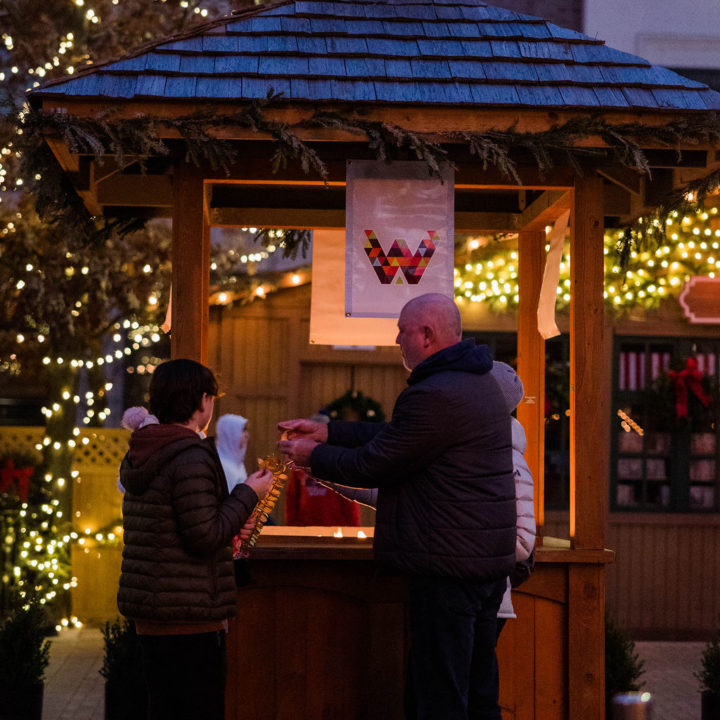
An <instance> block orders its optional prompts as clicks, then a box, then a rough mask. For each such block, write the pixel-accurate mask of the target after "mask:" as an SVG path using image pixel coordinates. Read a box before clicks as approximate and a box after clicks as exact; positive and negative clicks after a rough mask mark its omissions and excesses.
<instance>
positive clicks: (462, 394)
mask: <svg viewBox="0 0 720 720" xmlns="http://www.w3.org/2000/svg"><path fill="white" fill-rule="evenodd" d="M398 329H399V332H398V335H397V339H396V342H397V343H398V345H400V350H401V352H402V357H403V362H404V364H405V367H406V368H407V369H408V370H409V371H410V377H409V378H408V385H409V387H407V388H406V389H405V390H404V391H403V392H402V393H401V394H400V395H399V397H398V399H397V401H396V403H395V408H394V410H393V415H392V419H391V420H390V422H389V423H385V424H378V423H344V422H332V423H330V424H329V425H325V424H321V423H318V424H316V423H313V422H312V421H306V420H291V421H287V422H283V423H280V426H279V427H280V428H281V429H283V430H285V431H287V432H288V438H289V439H287V440H284V441H281V442H280V449H281V450H283V451H284V452H285V453H287V454H288V455H289V456H290V458H292V459H293V460H294V462H295V463H296V464H298V465H301V466H307V467H309V468H310V469H311V472H312V474H313V475H314V476H316V477H318V478H321V479H323V480H328V481H331V482H335V483H338V484H340V485H348V486H352V487H377V488H379V491H378V504H377V518H376V523H375V541H374V550H375V556H376V559H377V561H378V562H379V564H380V565H381V566H383V567H385V568H389V569H391V570H394V571H400V572H402V573H404V574H407V575H408V576H409V581H410V585H409V587H410V595H409V619H410V637H411V648H410V657H409V659H408V665H409V667H408V685H407V691H406V709H407V716H408V718H412V720H415V719H418V720H419V719H421V718H422V719H423V720H426V719H432V720H455V719H456V718H457V719H458V720H460V719H462V720H466V719H467V718H473V719H482V720H500V717H501V716H500V709H499V707H498V704H497V692H496V690H494V689H493V688H494V684H493V682H492V662H493V657H494V645H495V634H496V615H497V611H498V608H499V606H500V600H501V598H502V594H503V591H504V589H505V579H506V577H507V575H508V573H509V572H510V571H511V570H512V568H513V567H514V565H515V534H516V530H515V524H516V514H515V488H514V483H513V472H512V441H511V430H510V416H509V415H508V412H507V408H506V405H505V401H504V399H503V396H502V393H501V391H500V388H499V387H498V385H497V383H496V382H495V380H494V378H493V377H492V375H491V374H490V373H489V370H490V369H491V368H492V357H491V355H490V352H489V351H488V349H487V347H486V346H484V345H476V344H475V342H474V341H472V340H465V341H463V340H462V339H461V338H462V335H461V326H460V314H459V312H458V310H457V307H456V306H455V303H454V302H453V301H452V300H450V299H449V298H447V297H445V296H444V295H439V294H434V293H433V294H428V295H422V296H420V297H418V298H415V299H413V300H411V301H410V302H409V303H407V304H406V305H405V307H404V308H403V309H402V312H401V313H400V318H399V320H398Z"/></svg>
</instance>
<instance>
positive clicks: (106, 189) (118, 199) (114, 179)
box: [95, 174, 173, 207]
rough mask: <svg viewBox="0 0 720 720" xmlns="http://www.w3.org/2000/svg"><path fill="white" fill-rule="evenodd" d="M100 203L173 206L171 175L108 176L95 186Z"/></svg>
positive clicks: (103, 204) (104, 204)
mask: <svg viewBox="0 0 720 720" xmlns="http://www.w3.org/2000/svg"><path fill="white" fill-rule="evenodd" d="M95 192H96V197H97V202H98V204H99V205H102V206H105V207H109V206H113V205H122V206H126V207H127V206H135V207H172V204H173V200H172V198H173V187H172V176H170V175H120V174H114V175H109V176H107V177H106V178H105V179H104V180H102V181H101V182H98V183H97V184H96V186H95Z"/></svg>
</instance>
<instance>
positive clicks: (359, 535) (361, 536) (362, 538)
mask: <svg viewBox="0 0 720 720" xmlns="http://www.w3.org/2000/svg"><path fill="white" fill-rule="evenodd" d="M357 536H358V538H359V539H360V540H364V539H365V538H367V535H366V534H365V533H364V532H363V531H362V530H358V534H357Z"/></svg>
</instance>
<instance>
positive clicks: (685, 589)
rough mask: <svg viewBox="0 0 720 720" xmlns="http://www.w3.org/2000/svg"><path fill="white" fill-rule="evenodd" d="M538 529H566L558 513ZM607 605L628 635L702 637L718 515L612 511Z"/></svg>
mask: <svg viewBox="0 0 720 720" xmlns="http://www.w3.org/2000/svg"><path fill="white" fill-rule="evenodd" d="M546 520H547V523H546V526H545V533H546V535H549V536H556V537H567V534H568V522H567V518H566V517H565V516H563V514H562V513H558V512H551V513H548V514H547V515H546ZM607 546H608V547H609V548H611V549H613V550H615V562H613V563H611V564H610V565H608V567H607V577H606V582H607V605H608V608H609V609H610V611H611V612H612V613H613V615H614V616H615V619H616V620H617V621H618V623H619V624H620V626H621V627H623V628H625V629H627V630H628V631H629V632H630V634H631V636H632V637H633V638H634V639H638V640H642V639H652V640H661V639H666V640H674V639H678V640H685V639H706V638H708V637H709V635H710V634H711V632H712V631H713V630H715V629H717V628H719V627H720V556H719V555H718V553H717V552H715V548H718V547H720V516H718V515H709V514H702V515H690V514H688V515H670V514H662V515H661V514H654V513H611V514H610V517H609V520H608V528H607Z"/></svg>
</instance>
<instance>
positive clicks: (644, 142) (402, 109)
mask: <svg viewBox="0 0 720 720" xmlns="http://www.w3.org/2000/svg"><path fill="white" fill-rule="evenodd" d="M268 93H270V94H271V95H273V97H272V98H271V99H270V100H266V98H267V96H268ZM275 93H282V95H281V96H274V94H275ZM31 101H32V104H33V106H34V107H35V109H36V110H37V111H38V112H39V113H41V114H42V115H43V116H44V117H45V118H46V138H47V142H48V143H49V145H50V147H51V148H52V150H53V152H54V153H55V156H56V158H57V160H58V161H59V162H60V164H61V165H62V167H63V169H64V171H65V173H66V175H67V176H68V177H69V178H70V180H71V181H72V183H73V184H74V187H75V189H76V191H77V193H78V194H79V195H80V197H81V198H82V199H83V201H84V203H85V205H86V207H87V208H88V209H89V210H90V211H91V212H92V213H93V214H97V215H106V216H111V217H112V216H116V217H122V216H125V217H127V216H140V217H155V216H163V215H164V216H172V219H173V287H172V353H173V355H174V356H185V357H193V358H197V359H199V360H207V358H208V349H209V348H208V343H209V338H208V324H209V320H208V319H209V311H208V295H209V278H210V268H209V263H210V254H209V243H210V228H211V227H215V226H249V225H252V226H256V227H283V228H312V229H314V230H316V231H320V230H323V229H328V228H330V229H342V228H344V226H345V208H344V186H345V163H346V161H347V160H348V159H357V158H360V159H362V158H371V159H375V158H377V157H379V156H382V154H383V153H387V154H389V155H391V156H392V157H394V158H396V159H422V160H424V161H425V162H427V163H428V164H429V165H432V164H433V163H434V162H435V160H436V159H437V157H438V156H437V151H438V150H440V151H441V152H445V153H447V157H448V158H449V159H450V160H451V161H452V162H453V163H454V165H455V168H456V171H455V228H456V230H457V231H458V232H466V231H467V232H471V231H472V232H480V231H484V232H492V233H495V232H498V233H499V232H514V233H518V235H519V271H518V275H519V287H520V309H519V321H518V372H519V374H520V375H521V377H522V379H523V382H524V385H525V390H526V398H525V401H524V403H523V404H521V406H520V408H519V409H518V417H519V419H520V421H521V422H522V423H523V425H524V427H525V429H526V434H527V437H528V450H527V459H528V462H529V464H530V467H531V469H532V472H533V476H534V477H535V478H536V515H537V519H538V524H539V528H540V534H541V535H542V525H543V426H544V418H543V404H542V403H541V402H539V401H538V400H539V399H540V398H542V397H543V394H544V393H543V385H544V343H543V340H542V338H541V336H540V335H539V333H538V331H537V321H536V308H537V303H538V296H539V293H540V287H541V280H542V273H543V267H544V261H545V247H544V246H545V230H544V229H545V227H546V226H547V225H549V224H552V223H553V222H554V221H555V220H556V219H557V218H558V217H559V216H560V215H561V214H562V213H563V212H564V211H565V210H566V209H568V208H569V209H570V210H571V232H570V244H571V256H572V275H571V295H572V300H571V316H570V327H569V334H570V342H571V363H570V372H571V378H570V389H571V392H570V413H571V447H570V463H571V489H570V497H571V507H570V540H569V541H567V542H555V541H553V540H552V539H550V538H544V539H541V541H540V545H539V548H538V552H537V569H536V571H535V573H534V574H533V576H532V578H531V579H530V581H528V582H527V583H526V584H525V585H523V586H522V588H520V590H519V591H518V592H517V593H516V600H515V605H516V609H517V612H518V620H517V621H515V622H514V623H511V624H510V625H509V626H508V628H507V629H506V630H505V631H504V633H503V637H502V639H501V644H500V649H499V653H500V662H501V678H502V681H501V682H502V690H501V694H502V704H503V707H504V713H505V715H504V716H505V717H508V718H511V717H513V718H538V719H542V720H546V719H550V718H572V719H575V718H583V719H584V720H585V719H588V720H589V719H591V718H596V719H597V720H600V718H603V717H604V573H605V564H606V563H608V562H609V561H611V559H612V552H611V551H609V550H607V549H605V542H604V541H605V521H606V515H607V510H606V506H607V494H608V493H607V482H608V456H609V437H608V434H609V428H608V424H607V421H606V419H607V417H608V403H609V401H610V363H609V360H608V358H609V352H608V341H609V335H608V333H607V332H606V326H605V322H604V319H603V267H604V255H603V230H604V227H605V224H606V218H611V219H612V220H610V222H616V223H622V222H626V221H627V222H629V221H632V220H633V219H635V218H636V217H637V216H638V215H639V214H641V213H643V212H646V211H648V210H649V209H651V208H653V207H654V206H655V205H657V204H658V203H659V202H660V200H661V198H662V196H663V193H666V192H669V191H671V190H672V189H673V188H675V187H677V186H680V185H682V184H683V183H686V182H688V181H695V180H698V179H702V178H703V177H706V176H709V175H710V173H711V172H713V171H714V170H716V168H717V165H716V163H717V155H716V153H715V150H714V146H713V145H712V144H711V141H713V140H714V139H716V138H717V136H718V134H717V132H718V130H717V122H716V120H715V118H714V116H713V114H712V111H713V110H717V109H720V95H718V94H717V93H714V92H712V91H711V90H709V89H708V88H706V87H705V86H702V85H700V84H698V83H694V82H692V81H690V80H686V79H685V78H681V77H679V76H677V75H675V74H674V73H671V72H669V71H666V70H663V69H662V68H657V67H653V66H651V65H649V64H648V63H647V62H646V61H644V60H641V59H640V58H635V57H633V56H629V55H627V54H625V53H620V52H618V51H615V50H612V49H611V48H608V47H606V46H605V45H604V44H603V43H602V42H601V41H598V40H595V39H592V38H589V37H587V36H584V35H581V34H580V33H576V32H574V31H570V30H564V29H561V28H558V27H556V26H554V25H552V24H550V23H548V22H546V21H545V20H542V19H538V18H531V17H527V16H522V15H518V14H517V13H514V12H511V11H507V10H503V9H500V8H493V7H490V6H487V5H486V4H485V3H483V2H479V1H478V0H407V2H405V1H397V0H396V1H395V2H393V1H392V0H381V1H379V2H373V3H367V2H360V1H359V0H329V1H327V2H316V1H315V0H308V1H303V2H300V1H298V2H292V1H289V2H281V3H279V4H275V5H270V6H267V7H261V8H259V9H255V10H252V11H249V12H238V13H236V14H234V15H232V16H229V17H228V18H225V19H223V20H221V21H215V22H212V23H209V24H207V25H204V26H202V27H200V28H199V29H197V30H196V31H193V32H189V33H187V34H184V35H181V36H176V37H172V38H167V39H165V40H163V41H162V42H159V43H156V44H153V45H152V46H149V47H145V48H143V49H141V50H139V51H137V52H135V53H132V54H131V55H129V56H127V57H125V58H122V59H119V60H118V61H116V62H111V63H106V64H103V65H97V66H90V67H88V68H87V69H85V70H83V71H81V72H80V73H78V74H77V76H75V77H73V78H71V79H69V80H65V81H62V82H58V83H54V84H49V85H46V86H44V87H42V88H40V89H38V90H37V91H35V92H34V93H33V94H32V97H31ZM108 112H110V115H107V113H108ZM194 113H195V115H194V116H193V117H192V118H191V119H190V116H191V115H193V114H194ZM321 115H322V117H321ZM143 117H145V118H151V119H152V120H153V123H148V124H145V125H144V124H143V123H142V118H143ZM73 118H77V119H78V121H80V120H82V122H83V123H84V125H83V127H84V132H86V133H87V132H89V130H88V128H89V127H90V124H91V123H92V121H93V120H96V121H99V120H100V119H103V120H104V122H106V123H108V122H110V123H113V122H114V123H118V126H120V125H122V123H123V121H125V120H127V121H129V120H132V121H133V122H134V123H136V125H135V126H134V127H136V128H138V129H137V132H138V133H145V139H147V137H150V136H152V138H153V139H154V140H156V141H157V142H158V143H162V144H163V147H164V150H163V152H160V151H157V152H155V154H154V155H153V156H152V157H149V158H147V157H140V155H141V152H140V151H139V150H137V149H136V147H137V146H134V145H132V143H131V141H130V140H127V142H128V145H126V146H124V147H121V148H120V149H121V150H122V151H123V152H122V153H119V152H118V149H119V148H118V146H117V145H113V143H114V142H115V143H117V142H119V141H118V140H117V138H118V137H120V136H119V135H115V140H113V138H108V137H107V136H106V135H103V134H102V132H101V131H100V130H98V138H101V142H102V143H104V147H105V148H106V152H105V153H104V154H103V152H102V151H98V150H97V147H96V148H94V149H93V148H91V147H90V146H86V147H83V146H82V144H80V145H78V144H77V136H76V137H75V140H76V142H75V143H74V144H73V143H72V142H70V140H69V139H68V136H67V135H65V134H64V131H63V128H67V127H68V126H72V119H73ZM58 119H62V122H56V120H58ZM219 119H221V120H219ZM98 127H99V125H98ZM203 133H206V135H203ZM150 146H151V144H149V143H147V144H145V145H144V147H150ZM155 147H158V145H157V144H156V145H155ZM187 148H191V149H192V150H193V152H194V153H195V159H196V162H191V161H189V160H188V159H187V157H186V149H187ZM279 149H280V150H282V151H283V152H284V153H285V157H286V158H288V157H289V158H290V161H289V162H288V163H287V166H286V167H283V166H282V163H280V169H278V170H277V171H276V172H274V171H273V163H272V162H271V161H272V159H273V158H274V157H276V153H277V152H278V150H279ZM678 149H682V150H683V152H682V154H680V153H677V152H676V151H677V150H678ZM230 150H232V152H233V154H232V156H231V155H230V154H229V153H230ZM165 151H167V152H165ZM213 153H215V158H217V155H218V154H220V155H222V154H223V153H225V155H224V159H223V160H222V161H221V162H220V167H218V166H217V163H213V162H211V159H212V158H211V156H212V155H213ZM293 157H294V158H295V159H296V161H295V162H294V161H293ZM139 160H145V161H146V162H145V163H144V166H143V167H142V168H141V167H140V164H139ZM276 164H277V163H276ZM301 166H306V167H305V171H304V170H303V169H302V167H301ZM643 170H644V171H645V172H642V171H643ZM316 282H322V280H318V279H316ZM288 413H289V414H290V415H292V408H288ZM278 419H280V418H278ZM253 577H254V581H255V582H254V584H253V585H251V586H249V587H248V588H245V589H242V590H240V591H239V609H240V613H241V617H242V621H240V622H237V623H236V624H235V625H234V628H233V632H232V636H231V642H230V644H229V647H230V677H231V681H230V682H229V683H228V685H229V696H228V697H229V708H228V717H238V718H240V717H242V718H268V717H275V718H299V717H302V718H308V719H311V718H324V717H334V718H350V717H359V718H372V719H373V720H375V719H377V718H399V717H401V715H402V710H401V708H402V684H403V678H402V675H403V662H404V651H405V646H406V631H405V622H404V605H403V603H404V585H403V582H402V580H401V579H399V578H383V577H378V576H377V575H376V573H375V572H374V569H373V565H372V559H371V549H370V545H369V542H368V541H367V540H362V539H358V538H345V539H342V540H340V539H336V538H332V537H323V538H315V537H312V536H308V535H304V536H298V535H295V534H293V532H292V531H290V530H288V531H287V533H286V534H283V533H282V531H278V532H277V533H276V534H274V535H272V536H271V535H267V536H266V537H263V538H262V539H261V542H260V544H259V545H258V547H257V548H256V551H255V555H254V558H253Z"/></svg>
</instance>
